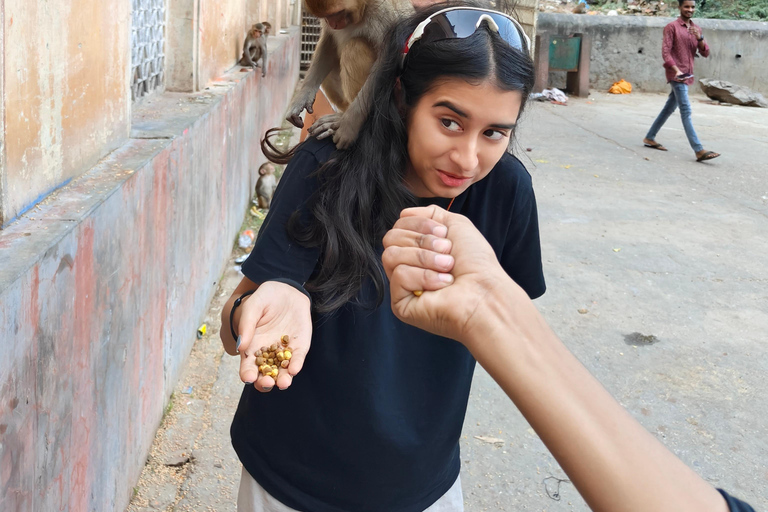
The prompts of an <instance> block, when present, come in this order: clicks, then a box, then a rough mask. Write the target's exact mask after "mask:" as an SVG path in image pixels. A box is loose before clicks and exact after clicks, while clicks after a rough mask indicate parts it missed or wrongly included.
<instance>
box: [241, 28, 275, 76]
mask: <svg viewBox="0 0 768 512" xmlns="http://www.w3.org/2000/svg"><path fill="white" fill-rule="evenodd" d="M268 33H269V32H268V29H266V28H265V27H264V24H263V23H256V24H255V25H253V27H251V30H249V31H248V35H246V37H245V42H244V43H243V57H242V58H241V59H240V62H239V63H238V64H240V65H241V66H249V67H252V68H255V67H258V66H257V64H256V63H257V62H258V61H259V59H261V76H266V75H267V36H266V34H268Z"/></svg>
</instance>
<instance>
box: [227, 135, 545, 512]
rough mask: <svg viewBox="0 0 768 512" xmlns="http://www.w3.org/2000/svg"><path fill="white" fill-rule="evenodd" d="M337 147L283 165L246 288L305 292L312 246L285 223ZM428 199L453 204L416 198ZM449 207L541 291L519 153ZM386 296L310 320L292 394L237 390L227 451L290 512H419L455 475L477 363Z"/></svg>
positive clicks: (524, 283) (366, 297)
mask: <svg viewBox="0 0 768 512" xmlns="http://www.w3.org/2000/svg"><path fill="white" fill-rule="evenodd" d="M334 149H335V148H334V146H333V144H332V143H330V142H325V141H317V140H314V139H310V140H309V141H308V142H306V143H305V144H304V145H303V146H301V148H300V149H299V150H298V152H297V153H296V155H295V156H294V158H293V159H292V160H291V163H290V164H289V165H288V167H287V168H286V171H285V173H284V175H283V177H282V179H281V180H280V184H279V186H278V188H277V191H276V193H275V197H274V199H273V202H272V205H271V209H270V211H269V214H268V215H267V218H266V219H265V222H264V225H263V226H262V228H261V231H260V233H259V236H258V237H257V240H256V244H255V246H254V249H253V251H252V252H251V255H250V256H249V257H248V259H247V260H246V261H245V263H244V264H243V273H244V274H245V275H246V276H247V277H248V278H249V279H251V280H252V281H254V282H256V283H263V282H264V281H268V280H270V279H275V278H278V277H282V278H289V279H293V280H294V281H297V282H299V283H305V282H306V281H307V280H308V279H309V278H310V276H311V275H312V273H313V271H314V269H315V266H316V265H317V263H318V257H319V251H318V250H317V249H307V248H305V247H302V246H300V245H298V244H297V243H295V242H294V241H293V240H292V239H291V238H290V237H289V236H288V234H287V232H286V229H285V225H286V222H287V220H288V218H289V217H290V216H291V214H292V213H293V212H294V211H296V210H297V209H302V212H303V214H304V215H306V209H305V208H304V207H305V205H306V201H307V199H308V198H309V197H310V195H311V194H312V192H313V191H314V189H315V187H316V181H315V179H314V178H313V177H312V176H311V174H312V172H313V171H315V170H316V169H318V168H319V166H320V165H321V164H322V163H323V162H325V161H327V159H328V158H329V157H330V155H331V154H332V153H333V151H334ZM430 202H432V203H437V204H440V205H441V206H443V207H445V206H446V205H447V204H448V201H447V200H443V199H434V200H424V201H423V203H424V204H426V203H430ZM451 211H453V212H456V213H461V214H463V215H465V216H467V217H468V218H469V219H470V220H471V221H472V222H473V223H474V224H475V226H476V227H477V228H478V229H479V230H480V231H481V232H482V233H483V234H484V235H485V237H486V239H487V240H488V241H489V243H490V244H491V246H492V247H493V249H494V250H495V252H496V255H497V257H498V258H499V261H500V263H501V265H502V266H503V267H504V269H505V270H506V272H507V273H508V274H509V275H510V276H511V277H512V278H513V279H514V280H515V281H516V282H517V283H518V284H519V285H520V286H521V287H522V288H523V289H524V290H525V291H526V292H527V293H528V295H529V296H530V297H531V298H536V297H539V296H540V295H542V294H543V293H544V290H545V285H544V276H543V274H542V268H541V248H540V243H539V227H538V219H537V213H536V201H535V198H534V194H533V188H532V185H531V178H530V176H529V174H528V172H527V171H526V170H525V168H524V167H523V165H522V164H521V163H520V162H519V161H518V160H517V159H516V158H514V157H513V156H511V155H505V156H504V157H503V158H502V159H501V161H500V162H499V163H498V164H497V165H496V167H494V169H493V171H491V173H490V174H489V175H488V176H487V177H486V178H485V179H483V180H481V181H480V182H478V183H475V184H473V185H472V186H471V187H469V189H468V190H467V191H465V192H464V193H462V194H461V195H460V196H458V197H457V198H456V199H455V201H454V204H453V205H452V207H451ZM379 250H380V251H381V250H383V248H380V249H379ZM388 292H389V290H387V293H386V296H385V297H384V302H383V303H382V305H381V306H379V307H378V308H375V309H371V308H366V307H361V306H358V305H354V304H351V303H348V304H347V305H345V306H343V307H342V308H340V309H339V310H337V311H335V312H334V313H333V314H329V315H321V314H316V313H314V314H313V327H314V330H313V335H312V345H311V348H310V351H309V353H308V355H307V358H306V361H305V363H304V367H303V369H302V371H301V373H299V374H298V375H297V376H296V378H295V379H294V380H293V383H292V385H291V387H290V388H288V389H287V390H285V391H278V390H274V391H272V392H271V393H266V394H264V393H260V392H258V391H256V389H255V388H254V387H253V386H245V388H244V390H243V394H242V397H241V399H240V404H239V406H238V409H237V412H236V414H235V418H234V421H233V423H232V428H231V435H232V444H233V446H234V448H235V451H236V452H237V454H238V456H239V458H240V461H241V462H242V463H243V466H244V467H245V469H246V470H247V471H248V472H249V473H250V474H251V475H252V476H253V477H254V478H255V479H256V481H257V482H259V484H260V485H261V486H262V487H264V489H265V490H266V491H267V492H268V493H269V494H271V495H272V496H274V497H275V498H277V499H278V500H280V501H281V502H282V503H284V504H285V505H287V506H289V507H291V508H294V509H297V510H304V511H311V512H342V511H343V512H352V511H354V512H363V511H370V512H421V511H422V510H424V509H426V508H427V507H429V506H430V505H431V504H432V503H434V502H435V501H436V500H437V499H439V498H440V497H441V496H442V495H443V494H445V492H446V491H447V490H448V489H449V488H450V487H451V485H453V483H454V482H455V480H456V478H457V477H458V475H459V436H460V434H461V428H462V424H463V421H464V415H465V412H466V407H467V400H468V397H469V389H470V384H471V381H472V374H473V371H474V368H475V360H474V359H473V358H472V356H471V355H470V353H469V352H468V351H467V350H466V349H465V348H464V347H463V346H462V345H461V344H459V343H457V342H455V341H453V340H449V339H446V338H442V337H439V336H435V335H432V334H429V333H427V332H425V331H422V330H420V329H417V328H415V327H412V326H409V325H407V324H405V323H403V322H401V321H400V320H398V319H397V318H396V317H395V316H394V314H393V313H392V310H391V307H390V298H389V293H388ZM359 297H360V299H361V300H360V302H361V303H362V304H372V303H375V297H376V292H375V290H374V289H373V285H372V284H371V283H365V284H364V285H363V288H362V289H361V291H360V295H359ZM275 440H278V442H277V443H276V442H275Z"/></svg>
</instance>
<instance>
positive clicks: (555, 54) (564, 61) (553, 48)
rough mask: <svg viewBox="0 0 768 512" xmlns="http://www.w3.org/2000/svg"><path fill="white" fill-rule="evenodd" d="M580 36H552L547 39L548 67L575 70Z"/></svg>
mask: <svg viewBox="0 0 768 512" xmlns="http://www.w3.org/2000/svg"><path fill="white" fill-rule="evenodd" d="M580 50H581V37H579V36H572V37H559V36H554V37H552V38H550V40H549V69H550V70H559V71H577V70H578V69H579V51H580Z"/></svg>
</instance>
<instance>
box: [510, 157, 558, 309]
mask: <svg viewBox="0 0 768 512" xmlns="http://www.w3.org/2000/svg"><path fill="white" fill-rule="evenodd" d="M518 165H520V166H522V164H519V162H518ZM522 172H523V173H525V175H524V176H523V177H522V178H521V179H520V180H519V182H518V184H517V187H516V192H515V199H514V206H513V210H512V220H511V223H510V225H509V230H508V232H507V236H506V242H505V244H504V248H503V249H502V252H501V256H500V257H499V263H501V266H502V267H503V268H504V270H506V271H507V274H509V276H510V277H511V278H512V279H513V280H514V281H515V282H516V283H517V284H518V285H520V287H521V288H522V289H523V290H525V291H526V293H528V296H529V297H530V298H531V299H535V298H538V297H541V296H542V295H544V292H545V291H546V289H547V287H546V284H545V283H544V271H543V269H542V265H541V241H540V239H539V215H538V211H537V209H536V196H535V195H534V193H533V184H532V183H531V178H530V176H529V175H528V173H527V171H525V169H524V168H523V170H522Z"/></svg>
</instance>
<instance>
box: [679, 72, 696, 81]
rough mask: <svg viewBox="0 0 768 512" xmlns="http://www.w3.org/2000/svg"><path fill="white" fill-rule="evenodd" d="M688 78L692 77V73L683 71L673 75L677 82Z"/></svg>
mask: <svg viewBox="0 0 768 512" xmlns="http://www.w3.org/2000/svg"><path fill="white" fill-rule="evenodd" d="M689 78H693V74H691V73H683V74H682V75H677V76H676V77H675V80H677V81H678V82H684V81H685V80H688V79H689Z"/></svg>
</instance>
